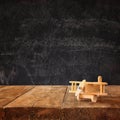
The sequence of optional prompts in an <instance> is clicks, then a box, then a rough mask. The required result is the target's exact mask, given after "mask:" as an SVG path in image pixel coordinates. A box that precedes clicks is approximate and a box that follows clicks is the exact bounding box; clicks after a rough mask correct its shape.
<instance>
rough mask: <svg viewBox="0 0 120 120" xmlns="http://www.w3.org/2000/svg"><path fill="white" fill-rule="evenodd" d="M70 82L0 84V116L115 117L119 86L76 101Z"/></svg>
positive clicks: (19, 119)
mask: <svg viewBox="0 0 120 120" xmlns="http://www.w3.org/2000/svg"><path fill="white" fill-rule="evenodd" d="M69 89H70V86H60V85H59V86H49V85H48V86H41V85H40V86H39V85H38V86H0V120H119V119H120V86H114V85H112V86H107V87H106V92H107V93H108V96H105V97H99V98H98V101H97V103H92V102H91V101H90V100H83V101H77V100H76V97H75V96H74V94H73V93H69V92H68V91H69Z"/></svg>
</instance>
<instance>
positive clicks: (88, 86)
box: [69, 76, 107, 102]
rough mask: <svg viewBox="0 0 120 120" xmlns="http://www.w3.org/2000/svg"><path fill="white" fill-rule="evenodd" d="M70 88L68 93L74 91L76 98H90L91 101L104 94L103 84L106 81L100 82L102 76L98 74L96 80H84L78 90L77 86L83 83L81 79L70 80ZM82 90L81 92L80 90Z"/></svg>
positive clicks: (104, 84)
mask: <svg viewBox="0 0 120 120" xmlns="http://www.w3.org/2000/svg"><path fill="white" fill-rule="evenodd" d="M70 83H71V88H70V91H69V92H70V93H76V94H75V96H77V100H80V99H91V101H92V102H96V101H97V97H98V96H106V95H107V93H106V92H105V86H106V85H107V83H106V82H102V77H101V76H98V82H85V84H84V88H82V90H78V86H80V85H81V84H83V81H70ZM81 91H82V92H81Z"/></svg>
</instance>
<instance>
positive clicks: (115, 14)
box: [0, 0, 120, 85]
mask: <svg viewBox="0 0 120 120" xmlns="http://www.w3.org/2000/svg"><path fill="white" fill-rule="evenodd" d="M119 6H120V3H119V1H117V0H115V1H112V0H109V1H101V0H91V1H89V0H78V1H77V0H55V1H53V0H49V1H47V0H45V1H43V0H38V1H32V0H31V1H26V0H23V1H17V2H15V1H14V2H3V3H1V4H0V84H1V85H5V84H7V85H18V84H19V85H26V84H35V85H36V84H37V85H39V84H43V85H44V84H48V85H57V84H63V85H64V84H69V81H70V80H82V79H86V80H87V81H97V76H98V75H102V76H103V81H106V82H108V84H120V7H119Z"/></svg>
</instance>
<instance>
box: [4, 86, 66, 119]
mask: <svg viewBox="0 0 120 120" xmlns="http://www.w3.org/2000/svg"><path fill="white" fill-rule="evenodd" d="M66 89H67V86H36V87H35V88H33V89H32V90H31V91H28V92H27V93H25V94H24V95H22V96H20V97H19V98H17V99H16V100H14V101H13V102H11V103H10V104H8V105H6V106H5V107H4V108H5V110H6V120H7V119H8V116H10V118H9V120H16V119H17V118H19V120H23V119H24V120H34V119H35V120H39V119H40V120H42V119H46V120H47V119H48V118H49V119H56V120H57V119H59V118H60V108H61V106H62V103H63V99H64V95H65V92H66ZM16 116H17V118H16Z"/></svg>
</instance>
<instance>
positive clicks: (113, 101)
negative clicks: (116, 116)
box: [62, 86, 120, 108]
mask: <svg viewBox="0 0 120 120" xmlns="http://www.w3.org/2000/svg"><path fill="white" fill-rule="evenodd" d="M111 87H112V86H111ZM111 87H109V94H108V96H103V97H98V100H97V102H96V103H92V102H91V100H89V99H86V100H84V99H83V100H81V101H78V100H77V99H76V96H75V94H74V93H69V89H70V86H69V87H68V90H67V92H66V94H65V99H64V103H63V106H62V107H63V108H72V107H75V108H86V107H87V108H103V107H104V108H110V107H112V108H120V96H115V97H114V96H113V95H115V94H116V93H117V92H119V94H120V89H118V88H117V89H116V90H115V87H114V92H115V93H113V92H112V91H110V90H111V89H112V88H111ZM110 88H111V89H110ZM106 89H107V88H106ZM112 90H113V89H112Z"/></svg>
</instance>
